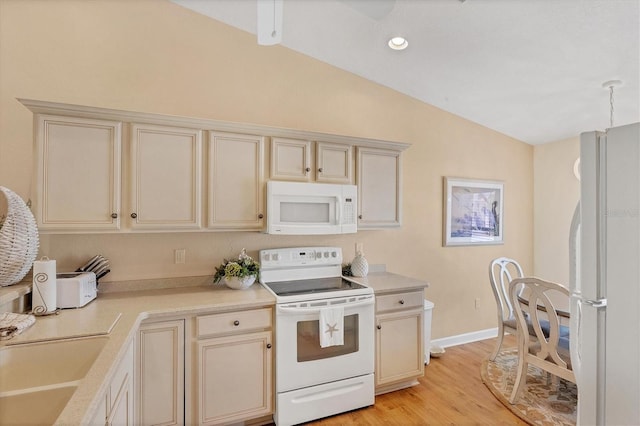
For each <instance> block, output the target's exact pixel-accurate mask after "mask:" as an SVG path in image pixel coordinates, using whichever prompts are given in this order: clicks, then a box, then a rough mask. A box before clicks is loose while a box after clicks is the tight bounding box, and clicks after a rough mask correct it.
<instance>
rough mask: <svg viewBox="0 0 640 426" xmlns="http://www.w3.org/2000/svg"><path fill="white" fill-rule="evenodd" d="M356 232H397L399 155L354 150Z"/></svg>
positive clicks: (400, 192)
mask: <svg viewBox="0 0 640 426" xmlns="http://www.w3.org/2000/svg"><path fill="white" fill-rule="evenodd" d="M356 170H357V179H356V183H357V185H358V229H381V228H398V227H400V226H401V224H402V169H401V162H400V151H394V150H388V149H378V148H365V147H358V154H357V157H356Z"/></svg>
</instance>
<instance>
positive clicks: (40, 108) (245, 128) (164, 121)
mask: <svg viewBox="0 0 640 426" xmlns="http://www.w3.org/2000/svg"><path fill="white" fill-rule="evenodd" d="M17 100H18V101H19V102H20V103H21V104H22V105H24V106H25V107H27V108H28V109H29V110H30V111H31V112H33V113H34V114H54V115H62V116H69V117H81V118H97V119H106V120H116V121H122V122H136V123H146V124H159V125H170V126H178V127H190V128H199V129H202V130H216V131H224V132H233V133H245V134H246V133H250V134H255V135H260V136H268V137H282V138H294V139H306V140H310V141H321V142H333V143H340V144H347V145H353V146H360V147H371V148H384V149H393V150H397V151H404V150H406V149H407V148H409V147H410V146H411V144H408V143H404V142H393V141H385V140H379V139H369V138H361V137H354V136H342V135H333V134H329V133H320V132H311V131H304V130H296V129H286V128H279V127H271V126H264V125H259V124H249V123H238V122H230V121H220V120H212V119H206V118H192V117H182V116H175V115H168V114H156V113H148V112H136V111H127V110H118V109H111V108H101V107H92V106H85V105H74V104H66V103H59V102H50V101H41V100H34V99H23V98H17Z"/></svg>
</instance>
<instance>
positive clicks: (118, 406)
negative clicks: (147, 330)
mask: <svg viewBox="0 0 640 426" xmlns="http://www.w3.org/2000/svg"><path fill="white" fill-rule="evenodd" d="M133 371H134V359H133V342H132V343H130V344H129V347H128V348H127V350H126V353H125V356H124V358H123V359H122V361H120V365H119V366H118V369H117V370H116V373H115V374H114V375H113V377H112V378H111V381H110V383H109V387H108V389H107V392H106V394H105V395H103V396H102V399H101V402H100V405H99V407H98V409H97V410H96V412H95V414H94V416H93V419H92V420H91V421H90V422H89V424H91V425H107V426H111V425H113V426H129V425H131V426H133V425H134V398H133V391H134V374H133Z"/></svg>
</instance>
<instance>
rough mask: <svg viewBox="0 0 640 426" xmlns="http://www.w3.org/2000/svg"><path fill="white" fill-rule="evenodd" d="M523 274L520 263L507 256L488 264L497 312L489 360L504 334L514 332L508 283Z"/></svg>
mask: <svg viewBox="0 0 640 426" xmlns="http://www.w3.org/2000/svg"><path fill="white" fill-rule="evenodd" d="M523 276H524V274H523V273H522V268H521V267H520V264H519V263H518V262H516V261H515V260H513V259H509V258H508V257H499V258H497V259H494V260H492V261H491V264H490V265H489V281H490V282H491V289H492V290H493V295H494V296H495V298H496V306H497V312H498V340H497V342H496V347H495V349H494V350H493V352H492V353H491V355H490V356H489V359H490V360H491V361H493V360H495V359H496V356H497V355H498V353H499V352H500V347H501V346H502V341H503V339H504V334H505V333H509V334H513V335H515V334H516V317H515V314H514V312H513V305H512V304H511V301H510V300H509V294H508V292H509V283H510V282H511V280H512V279H514V278H520V277H523Z"/></svg>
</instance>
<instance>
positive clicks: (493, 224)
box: [443, 177, 504, 246]
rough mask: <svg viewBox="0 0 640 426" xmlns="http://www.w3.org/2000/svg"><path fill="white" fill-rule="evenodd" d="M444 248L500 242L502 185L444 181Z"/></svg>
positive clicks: (488, 182)
mask: <svg viewBox="0 0 640 426" xmlns="http://www.w3.org/2000/svg"><path fill="white" fill-rule="evenodd" d="M443 193H444V216H443V217H444V224H443V245H444V246H469V245H471V246H473V245H488V244H503V243H504V182H501V181H495V180H481V179H463V178H455V177H445V178H444V190H443Z"/></svg>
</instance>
